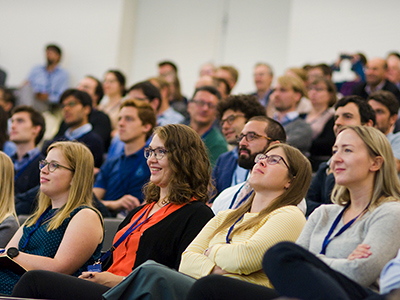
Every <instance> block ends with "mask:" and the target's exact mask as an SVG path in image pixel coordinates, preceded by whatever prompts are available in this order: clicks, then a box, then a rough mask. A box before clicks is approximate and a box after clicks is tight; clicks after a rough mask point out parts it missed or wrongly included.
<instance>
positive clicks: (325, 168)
mask: <svg viewBox="0 0 400 300" xmlns="http://www.w3.org/2000/svg"><path fill="white" fill-rule="evenodd" d="M347 125H364V126H375V112H374V110H373V109H372V107H371V106H370V105H369V104H368V103H367V102H366V101H365V100H364V99H362V98H361V97H359V96H347V97H343V98H342V99H340V100H339V101H338V102H337V103H336V105H335V125H334V126H333V131H334V133H335V135H336V134H337V133H338V132H339V130H340V129H341V128H342V127H343V126H347ZM334 185H335V178H334V177H333V173H332V170H331V168H330V160H328V161H327V162H323V163H321V164H320V166H319V168H318V171H317V173H316V175H315V176H314V178H313V180H312V182H311V185H310V189H309V190H308V193H307V197H306V201H307V214H306V215H307V216H309V215H310V214H311V213H312V212H313V210H314V209H315V208H317V207H318V206H320V205H321V204H330V203H332V202H331V192H332V189H333V186H334Z"/></svg>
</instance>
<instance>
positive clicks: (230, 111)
mask: <svg viewBox="0 0 400 300" xmlns="http://www.w3.org/2000/svg"><path fill="white" fill-rule="evenodd" d="M217 109H218V113H219V116H220V124H221V128H222V134H223V135H224V136H225V139H226V141H227V142H228V144H229V145H232V146H235V148H234V149H233V150H231V151H229V152H225V153H222V154H221V155H220V156H219V157H218V159H217V162H216V163H215V167H214V169H213V173H212V177H213V180H214V182H213V183H214V186H215V189H216V194H215V196H218V194H219V193H220V192H221V191H223V190H224V189H226V188H227V187H230V186H233V185H236V184H239V183H242V182H244V181H246V179H247V175H248V174H249V170H248V169H244V168H242V167H240V166H239V164H238V158H239V149H238V142H237V136H239V135H240V133H241V132H242V130H243V127H244V125H245V124H246V122H247V121H248V120H249V119H251V118H252V117H255V116H265V108H264V107H263V106H262V105H261V104H260V103H259V102H258V101H257V99H256V98H255V97H254V96H247V95H237V96H229V97H228V98H227V99H226V100H225V101H224V100H222V101H221V102H220V103H218V106H217Z"/></svg>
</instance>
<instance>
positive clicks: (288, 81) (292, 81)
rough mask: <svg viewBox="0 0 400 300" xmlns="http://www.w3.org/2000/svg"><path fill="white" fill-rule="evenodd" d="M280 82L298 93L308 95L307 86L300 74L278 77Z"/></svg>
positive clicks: (302, 95)
mask: <svg viewBox="0 0 400 300" xmlns="http://www.w3.org/2000/svg"><path fill="white" fill-rule="evenodd" d="M278 83H279V84H280V85H281V86H283V87H285V88H291V89H293V91H295V92H296V93H299V94H300V95H301V97H307V91H306V87H305V86H304V82H303V81H302V80H301V79H300V77H298V76H290V75H284V76H281V77H279V78H278Z"/></svg>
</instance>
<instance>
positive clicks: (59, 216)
mask: <svg viewBox="0 0 400 300" xmlns="http://www.w3.org/2000/svg"><path fill="white" fill-rule="evenodd" d="M52 149H59V150H60V151H61V153H62V155H63V156H64V158H65V159H66V161H67V164H68V165H67V167H69V168H71V169H72V170H74V171H73V177H72V182H71V187H70V189H69V193H68V200H67V203H65V205H64V206H63V207H61V208H60V209H59V210H58V212H57V213H56V215H55V216H54V217H53V218H52V219H51V220H50V221H49V227H48V229H47V231H50V230H53V229H56V228H58V227H59V226H61V224H62V223H63V222H64V220H65V219H66V218H68V217H69V215H70V214H71V212H72V211H73V210H74V209H75V208H77V207H79V206H83V205H84V206H87V207H90V208H92V209H93V210H95V211H96V212H97V214H98V215H99V217H100V218H101V215H100V213H99V212H98V211H97V210H96V209H95V208H94V207H93V204H92V201H93V181H94V175H93V168H94V160H93V155H92V153H91V152H90V150H89V149H88V148H87V147H86V146H85V145H84V144H82V143H79V142H55V143H53V144H51V145H50V146H49V148H47V153H49V152H50V150H52ZM50 205H51V199H50V198H49V197H48V196H47V195H45V194H44V193H43V192H40V194H39V201H38V207H37V209H36V211H35V212H34V214H33V215H32V217H30V218H29V219H28V220H27V222H26V226H27V227H29V226H33V225H35V223H36V221H37V220H38V219H39V217H40V215H41V214H43V212H44V211H45V210H46V209H47V208H48V207H49V206H50ZM101 221H102V219H101ZM102 222H103V221H102Z"/></svg>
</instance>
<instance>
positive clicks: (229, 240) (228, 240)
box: [226, 214, 244, 244]
mask: <svg viewBox="0 0 400 300" xmlns="http://www.w3.org/2000/svg"><path fill="white" fill-rule="evenodd" d="M243 216H244V214H243V215H242V216H241V217H240V218H239V219H238V220H237V221H236V222H235V223H233V225H232V226H231V227H230V228H229V230H228V234H227V235H226V243H227V244H230V243H231V239H230V238H229V236H230V235H231V233H232V230H233V228H234V227H235V225H236V223H238V222H239V221H240V220H241V219H243Z"/></svg>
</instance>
